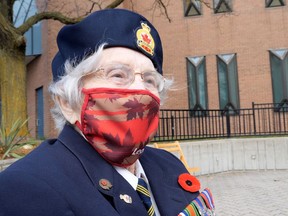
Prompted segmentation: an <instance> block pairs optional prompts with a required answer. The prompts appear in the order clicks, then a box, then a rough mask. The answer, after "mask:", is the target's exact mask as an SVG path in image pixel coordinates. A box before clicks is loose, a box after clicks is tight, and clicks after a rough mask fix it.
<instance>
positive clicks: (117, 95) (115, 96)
mask: <svg viewBox="0 0 288 216" xmlns="http://www.w3.org/2000/svg"><path fill="white" fill-rule="evenodd" d="M120 97H121V96H120V95H119V94H113V95H111V96H109V98H108V99H109V100H110V102H113V101H115V100H117V99H119V98H120Z"/></svg>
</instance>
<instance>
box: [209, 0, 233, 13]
mask: <svg viewBox="0 0 288 216" xmlns="http://www.w3.org/2000/svg"><path fill="white" fill-rule="evenodd" d="M215 1H216V0H213V8H214V13H215V14H218V13H231V12H233V10H232V0H219V1H218V3H217V5H216V3H215ZM222 4H224V5H225V6H226V9H227V11H219V10H220V8H221V6H222Z"/></svg>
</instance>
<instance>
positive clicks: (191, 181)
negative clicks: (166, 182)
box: [178, 173, 200, 192]
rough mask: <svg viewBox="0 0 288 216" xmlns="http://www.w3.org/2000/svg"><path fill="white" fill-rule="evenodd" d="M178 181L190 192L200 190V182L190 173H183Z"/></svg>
mask: <svg viewBox="0 0 288 216" xmlns="http://www.w3.org/2000/svg"><path fill="white" fill-rule="evenodd" d="M178 183H179V184H180V186H181V187H182V188H183V189H184V190H186V191H189V192H197V191H199V190H200V182H199V180H198V179H197V178H196V177H195V176H192V175H190V174H189V173H183V174H181V175H179V177H178Z"/></svg>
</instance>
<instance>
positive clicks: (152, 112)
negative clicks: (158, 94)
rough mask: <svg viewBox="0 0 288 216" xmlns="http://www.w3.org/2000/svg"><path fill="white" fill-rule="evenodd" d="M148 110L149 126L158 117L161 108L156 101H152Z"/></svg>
mask: <svg viewBox="0 0 288 216" xmlns="http://www.w3.org/2000/svg"><path fill="white" fill-rule="evenodd" d="M147 109H148V110H149V111H148V114H147V118H148V122H149V124H150V123H151V121H152V120H153V119H154V117H155V116H157V114H158V112H159V106H158V103H157V102H156V101H154V100H152V101H151V102H150V103H149V104H148V105H147Z"/></svg>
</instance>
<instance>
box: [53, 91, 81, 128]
mask: <svg viewBox="0 0 288 216" xmlns="http://www.w3.org/2000/svg"><path fill="white" fill-rule="evenodd" d="M56 100H57V102H58V104H59V106H60V109H61V112H62V114H63V115H64V117H65V119H66V120H67V121H68V122H69V123H70V124H75V123H76V121H80V112H77V111H75V110H73V109H72V108H71V106H70V104H69V103H68V102H67V101H66V100H64V99H63V98H60V97H57V98H56Z"/></svg>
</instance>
